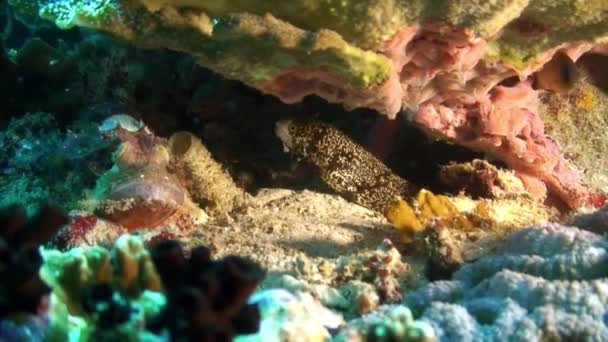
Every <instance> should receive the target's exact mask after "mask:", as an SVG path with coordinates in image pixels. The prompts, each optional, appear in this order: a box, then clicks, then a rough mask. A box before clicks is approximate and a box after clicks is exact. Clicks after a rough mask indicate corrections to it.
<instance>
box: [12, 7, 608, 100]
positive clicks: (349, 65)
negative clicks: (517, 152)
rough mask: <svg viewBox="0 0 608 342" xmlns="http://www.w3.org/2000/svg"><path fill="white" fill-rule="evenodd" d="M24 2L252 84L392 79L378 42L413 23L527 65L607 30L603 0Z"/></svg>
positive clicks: (58, 18) (58, 19)
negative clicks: (305, 77)
mask: <svg viewBox="0 0 608 342" xmlns="http://www.w3.org/2000/svg"><path fill="white" fill-rule="evenodd" d="M9 1H10V2H11V4H13V6H15V7H16V8H17V9H18V11H19V12H21V13H26V14H27V15H29V16H32V15H33V13H35V12H38V15H39V16H40V17H42V18H44V19H47V20H50V21H52V22H54V23H55V24H56V25H57V26H58V27H60V28H70V27H74V26H84V27H89V28H94V29H99V30H102V31H105V32H108V33H111V34H113V35H115V36H118V37H122V38H124V39H127V40H129V41H132V42H134V43H135V44H137V45H140V46H143V47H152V48H169V49H172V50H176V51H181V52H185V53H188V54H191V55H192V56H194V58H195V59H196V60H197V62H198V63H199V64H201V65H203V66H206V67H209V68H211V69H213V70H215V71H217V72H219V73H221V74H223V75H225V76H227V77H229V78H234V79H238V80H241V81H243V82H245V83H246V84H248V85H250V86H254V87H258V88H260V87H264V85H265V84H266V82H268V81H269V80H271V79H273V78H274V77H276V76H278V75H280V74H281V73H283V72H286V71H291V70H298V69H299V70H306V69H309V68H310V69H316V70H319V69H320V70H325V71H328V72H330V73H333V74H334V75H337V76H339V77H340V78H341V79H343V80H344V81H345V82H346V84H345V88H348V87H349V86H350V87H354V88H368V87H370V86H373V85H378V84H381V83H382V82H384V81H386V80H387V79H388V78H389V76H390V73H391V67H392V65H391V62H390V60H389V59H388V58H387V57H386V56H384V55H383V54H381V53H378V52H376V51H374V50H373V49H374V48H376V47H377V46H378V44H380V43H381V42H383V41H386V40H387V39H389V38H390V37H391V36H393V35H394V34H395V33H397V32H398V31H399V29H401V28H403V27H407V26H416V25H420V24H425V23H433V22H446V23H448V24H452V25H454V26H456V27H463V28H467V29H470V30H471V32H472V33H474V34H476V35H477V36H480V37H492V36H494V35H495V34H496V33H497V32H499V31H500V30H502V29H504V28H507V29H506V30H505V31H504V34H503V35H502V36H501V37H500V38H499V39H498V40H496V41H494V42H493V43H492V44H491V47H490V50H489V53H488V56H487V58H489V59H500V60H504V61H507V62H508V63H509V64H511V65H513V66H514V67H515V68H518V69H524V68H525V67H526V66H527V65H529V64H530V63H533V62H534V61H535V58H536V57H537V56H538V55H539V54H540V53H541V52H544V51H546V50H548V49H550V48H553V47H556V46H558V45H559V44H561V43H564V42H569V41H581V40H583V41H590V42H597V41H600V40H603V39H606V38H608V21H607V20H608V2H606V1H603V0H593V1H584V0H508V1H506V0H504V1H503V0H491V1H485V0H457V1H454V0H408V1H399V0H356V1H355V0H297V1H296V0H293V1H280V2H272V1H260V0H216V1H202V0H87V1H78V0H53V1H51V0H38V1H24V0H9ZM519 17H524V18H526V20H531V21H533V22H534V23H535V24H538V25H541V26H544V27H548V28H550V30H549V32H547V33H546V35H542V36H539V37H526V36H522V35H519V34H517V33H516V32H514V31H513V30H509V29H508V28H509V25H508V24H509V23H512V22H514V19H516V18H519Z"/></svg>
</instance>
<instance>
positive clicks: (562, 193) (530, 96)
mask: <svg viewBox="0 0 608 342" xmlns="http://www.w3.org/2000/svg"><path fill="white" fill-rule="evenodd" d="M530 83H531V82H530V81H523V82H520V83H518V84H517V85H515V86H513V87H504V86H497V87H495V88H494V89H493V90H492V91H491V92H490V93H489V94H488V95H487V96H485V97H482V98H480V99H479V100H478V101H476V102H474V103H468V104H466V105H464V106H461V107H455V108H450V107H447V106H445V105H443V104H435V103H431V102H427V103H425V104H424V105H422V106H421V107H420V110H419V111H418V112H416V113H415V114H414V115H413V116H412V118H411V119H412V121H413V122H415V123H416V124H418V125H419V126H420V127H422V128H423V129H425V130H426V131H427V132H428V133H429V134H431V135H433V136H437V137H441V138H444V139H449V140H452V141H455V142H457V143H459V144H461V145H464V146H466V147H469V148H471V149H473V150H477V151H481V152H484V153H486V154H488V155H490V156H491V157H494V158H498V159H502V160H504V161H505V162H506V163H507V164H509V166H510V167H512V168H513V169H514V170H516V171H517V173H518V175H520V176H521V178H522V180H523V181H524V184H525V185H527V186H528V189H529V190H530V192H531V193H533V194H536V195H544V194H543V193H544V191H543V189H542V184H540V183H539V182H537V181H536V179H538V180H540V181H542V183H544V184H546V186H547V187H548V188H549V190H550V191H551V192H552V193H554V194H556V195H557V196H558V197H559V198H560V199H562V200H563V201H564V202H565V203H566V204H567V205H568V206H569V207H571V208H575V207H578V206H580V205H581V204H582V201H583V200H584V198H585V196H586V191H585V189H584V188H583V187H582V186H581V185H580V183H579V181H580V176H579V173H578V172H577V171H576V170H574V169H573V168H572V167H570V166H569V165H568V164H567V162H566V160H565V159H564V158H562V157H561V156H560V153H559V148H558V146H557V145H556V144H555V142H553V141H552V140H551V139H549V138H548V137H547V136H546V135H545V132H544V125H543V123H542V121H541V120H540V118H539V116H538V115H537V114H536V113H537V112H538V97H537V93H536V91H535V90H534V89H532V87H531V85H530Z"/></svg>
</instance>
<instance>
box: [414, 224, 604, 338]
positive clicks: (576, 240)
mask: <svg viewBox="0 0 608 342" xmlns="http://www.w3.org/2000/svg"><path fill="white" fill-rule="evenodd" d="M605 271H606V240H604V239H603V238H602V237H600V236H598V235H595V234H593V233H590V232H585V231H581V230H580V229H578V228H575V227H566V226H562V225H559V224H544V225H540V226H533V227H530V228H528V229H524V230H521V231H518V232H516V233H514V234H512V235H511V236H510V237H509V238H508V239H507V240H506V241H505V242H504V244H503V245H502V246H501V248H500V249H499V250H498V252H497V253H496V254H494V255H490V256H486V257H484V258H481V259H480V260H478V261H476V262H474V263H472V264H469V265H465V266H463V267H462V268H461V269H460V270H458V271H457V272H456V273H455V274H454V277H453V279H452V280H451V281H437V282H433V283H431V284H429V285H428V286H426V287H423V288H421V289H419V290H417V291H415V292H413V293H410V294H408V295H407V296H406V297H405V299H404V304H406V305H407V306H408V307H409V308H410V309H411V310H412V311H413V312H414V315H415V317H417V318H418V319H419V320H421V321H422V322H427V323H429V324H430V325H431V326H432V327H433V329H434V330H435V333H436V336H437V338H438V339H439V340H446V341H447V340H454V339H458V340H477V339H496V338H499V336H500V338H507V339H515V340H520V339H523V340H545V339H548V338H550V339H556V340H570V339H592V340H603V339H605V338H607V336H608V335H607V334H608V329H607V328H606V325H605V324H604V319H603V317H604V316H605V314H606V310H605V307H606V306H605V298H606V293H605V292H606V283H605V282H606V280H605V277H604V275H605Z"/></svg>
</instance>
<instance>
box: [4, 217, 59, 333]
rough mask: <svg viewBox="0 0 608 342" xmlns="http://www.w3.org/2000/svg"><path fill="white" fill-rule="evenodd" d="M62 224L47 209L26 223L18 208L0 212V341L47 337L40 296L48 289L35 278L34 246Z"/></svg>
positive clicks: (37, 264)
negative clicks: (0, 279) (0, 281)
mask: <svg viewBox="0 0 608 342" xmlns="http://www.w3.org/2000/svg"><path fill="white" fill-rule="evenodd" d="M66 223H67V217H66V216H65V215H64V214H63V213H61V212H60V211H58V210H57V209H56V208H53V207H51V206H46V207H43V208H42V209H41V210H40V212H39V213H38V214H37V215H36V216H35V217H33V218H32V219H30V220H29V221H28V220H27V216H26V214H25V211H24V210H23V209H22V208H20V207H18V206H13V207H7V208H3V209H2V211H1V212H0V255H2V257H1V259H0V278H2V283H1V284H0V293H1V294H2V295H1V296H0V339H3V340H4V339H8V340H21V339H25V338H27V337H28V336H29V337H31V338H37V339H42V338H44V337H45V336H46V337H48V334H47V333H50V331H46V329H48V324H49V322H48V317H46V305H45V303H44V301H43V297H47V295H48V294H49V292H50V288H49V287H47V285H46V284H45V283H44V282H43V281H42V279H41V278H40V276H39V275H38V269H39V267H40V266H41V265H42V258H41V256H40V253H39V251H38V247H39V246H40V245H42V244H43V243H46V242H47V241H48V240H50V239H51V237H52V236H53V234H55V232H57V230H58V229H59V228H60V227H61V226H62V225H64V224H66ZM36 315H40V317H39V318H38V317H36ZM11 322H12V323H11Z"/></svg>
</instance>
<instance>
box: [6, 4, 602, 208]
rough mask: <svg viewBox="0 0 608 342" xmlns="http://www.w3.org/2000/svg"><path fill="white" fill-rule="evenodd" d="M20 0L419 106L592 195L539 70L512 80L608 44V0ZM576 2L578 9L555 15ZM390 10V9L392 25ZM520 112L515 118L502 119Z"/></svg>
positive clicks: (163, 43) (438, 131)
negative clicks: (562, 149)
mask: <svg viewBox="0 0 608 342" xmlns="http://www.w3.org/2000/svg"><path fill="white" fill-rule="evenodd" d="M11 3H12V4H13V6H15V9H16V10H17V11H18V12H22V14H25V15H27V14H29V15H30V16H36V15H35V14H36V13H38V14H39V16H40V17H42V18H45V19H48V20H50V21H53V22H55V24H56V25H57V26H58V27H61V28H70V27H73V26H84V27H92V28H96V29H99V30H102V31H105V32H109V33H111V34H113V35H116V36H119V37H122V38H125V39H127V40H129V41H132V42H134V43H135V44H137V45H139V46H143V47H165V48H169V49H172V50H176V51H182V52H187V53H189V54H190V55H192V56H193V57H194V58H195V59H196V61H197V62H198V63H200V64H201V65H204V66H206V67H209V68H211V69H213V70H215V71H218V72H220V73H222V74H223V75H225V76H226V77H229V78H234V79H239V80H241V81H243V82H245V83H246V84H249V85H251V86H254V87H257V88H259V89H262V90H263V91H265V92H268V93H271V94H274V95H277V96H279V97H280V98H282V99H283V100H285V101H288V102H294V101H298V100H300V99H302V98H303V97H304V96H306V95H308V94H312V93H315V94H318V95H321V96H322V97H324V98H326V99H328V100H330V101H337V102H342V103H344V104H345V105H346V106H347V107H349V108H354V107H369V108H374V109H376V110H378V111H379V112H383V113H386V114H388V115H389V116H391V117H394V116H395V114H396V113H397V112H399V110H400V109H401V108H402V107H403V108H410V109H412V112H411V113H410V115H408V119H409V120H410V121H412V122H414V123H415V124H417V125H419V126H420V127H421V128H422V129H424V130H425V131H426V132H427V133H428V134H430V135H432V136H434V137H439V138H442V139H447V140H450V141H454V142H455V143H458V144H462V145H464V146H467V147H469V148H472V149H474V150H477V151H480V152H483V153H487V154H489V155H491V156H493V157H494V158H499V159H502V160H504V161H505V162H507V164H509V166H510V167H512V168H513V169H515V170H516V171H518V174H521V177H522V178H523V180H524V181H525V183H526V185H527V187H528V188H530V189H533V192H534V193H537V194H539V196H540V195H542V192H543V191H544V190H543V188H544V187H545V186H547V187H548V188H549V192H550V193H551V194H553V195H555V196H557V197H558V198H559V199H560V200H562V201H563V202H565V204H566V205H567V206H568V207H569V208H577V207H579V206H580V205H581V204H582V203H583V200H584V197H585V196H586V193H585V189H584V188H583V187H581V186H580V184H579V179H578V175H577V172H576V171H575V170H573V169H572V166H571V165H570V164H569V163H567V162H566V160H565V159H563V158H562V157H561V155H560V153H559V148H558V147H557V145H555V144H554V143H553V142H552V141H551V140H550V139H548V137H547V136H546V134H545V132H544V130H543V128H542V124H541V121H540V119H538V118H537V116H536V114H537V111H536V106H535V105H534V100H535V99H536V91H535V90H533V89H532V88H531V87H529V86H528V82H526V81H524V82H521V84H520V85H517V86H516V87H514V89H512V90H510V89H507V87H503V86H501V85H499V84H500V82H502V81H503V80H506V79H508V78H509V77H512V76H518V77H519V78H520V79H521V80H524V79H526V78H527V77H528V76H529V75H531V74H532V73H533V72H535V71H538V70H540V69H541V68H542V66H543V65H544V64H546V63H547V62H549V61H550V60H551V59H552V57H553V55H554V54H556V53H563V54H565V55H567V56H568V58H569V59H572V60H576V59H578V58H579V57H580V56H581V55H582V54H583V53H585V52H588V51H591V50H593V51H596V52H602V51H603V50H602V48H601V46H599V43H601V42H602V39H604V38H605V37H606V36H607V32H608V29H606V27H608V25H607V24H606V22H607V19H606V16H605V15H602V13H604V12H605V9H606V7H605V4H603V3H602V2H594V3H593V4H592V5H589V6H581V5H580V4H579V2H578V1H577V0H569V1H563V2H556V3H554V1H553V0H537V1H532V2H531V3H530V2H526V1H509V2H504V3H500V4H498V3H491V4H481V3H477V2H476V3H475V4H474V5H470V4H467V5H465V4H464V3H462V2H454V3H434V2H429V1H415V2H413V3H411V4H408V5H407V6H405V5H403V4H397V3H395V2H392V1H382V2H379V3H376V2H366V3H364V4H359V5H354V4H353V3H351V2H340V3H335V4H334V3H333V2H330V3H327V4H326V3H314V5H310V4H308V2H301V1H296V2H293V3H290V4H288V5H281V6H272V8H269V7H268V6H267V5H264V4H263V3H259V2H244V3H240V2H236V3H233V2H226V3H221V4H215V5H207V4H201V3H198V2H196V3H194V2H190V1H136V0H130V1H127V0H124V1H120V0H113V1H110V2H102V1H98V2H94V3H90V4H86V5H79V4H77V3H75V2H74V1H73V0H63V1H59V2H55V1H46V0H40V1H37V2H36V3H34V4H25V3H24V1H22V0H13V1H11ZM142 4H143V5H144V6H143V7H141V6H138V5H142ZM564 13H568V16H569V18H570V19H569V20H564V21H560V20H558V19H556V18H559V17H560V16H561V15H563V14H564ZM596 14H597V15H596ZM311 18H314V19H315V20H311ZM319 18H322V20H319ZM378 18H385V19H386V18H390V20H384V21H383V24H382V25H379V24H378V23H377V20H378ZM353 23H357V24H353ZM144 28H145V29H144ZM175 37H180V39H175ZM560 50H563V51H562V52H559V51H560ZM261 52H263V53H261ZM506 102H513V103H517V105H514V104H512V103H511V104H509V103H506ZM509 112H510V113H511V114H509V117H510V119H509V120H502V121H500V122H497V121H496V120H495V117H497V116H501V117H502V116H504V115H505V114H506V113H509ZM505 122H510V124H508V125H506V126H505ZM463 132H464V133H463ZM471 134H472V136H471Z"/></svg>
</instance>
